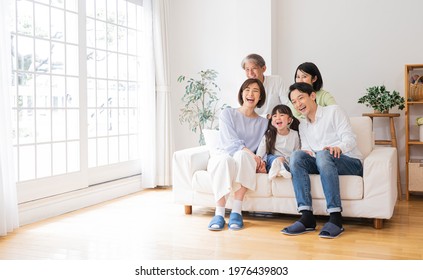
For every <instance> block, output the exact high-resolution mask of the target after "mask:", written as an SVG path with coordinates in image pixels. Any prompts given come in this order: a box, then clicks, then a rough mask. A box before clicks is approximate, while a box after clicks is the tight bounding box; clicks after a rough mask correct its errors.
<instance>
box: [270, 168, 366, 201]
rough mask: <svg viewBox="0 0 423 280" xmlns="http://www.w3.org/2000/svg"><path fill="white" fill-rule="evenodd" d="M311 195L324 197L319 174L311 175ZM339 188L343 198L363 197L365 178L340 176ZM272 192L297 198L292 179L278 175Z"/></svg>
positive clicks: (319, 197) (280, 195) (273, 183)
mask: <svg viewBox="0 0 423 280" xmlns="http://www.w3.org/2000/svg"><path fill="white" fill-rule="evenodd" d="M310 183H311V196H312V197H313V199H324V198H325V195H324V193H323V187H322V183H321V181H320V176H319V175H314V174H313V175H310ZM339 188H340V191H341V199H351V200H355V199H362V198H363V195H364V191H363V178H362V177H360V176H352V175H342V176H339ZM272 193H273V196H275V197H292V198H295V193H294V187H293V185H292V181H291V180H287V179H283V178H280V177H277V178H276V179H275V180H273V181H272Z"/></svg>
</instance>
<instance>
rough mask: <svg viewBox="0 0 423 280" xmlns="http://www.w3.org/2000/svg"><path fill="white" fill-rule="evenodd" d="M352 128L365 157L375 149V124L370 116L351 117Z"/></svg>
mask: <svg viewBox="0 0 423 280" xmlns="http://www.w3.org/2000/svg"><path fill="white" fill-rule="evenodd" d="M350 121H351V126H352V129H353V131H354V133H355V135H356V136H357V146H358V149H359V150H360V152H361V154H362V155H363V157H364V158H366V157H367V156H368V155H369V154H370V152H371V151H372V149H373V146H374V139H373V124H372V120H371V119H370V118H369V117H350Z"/></svg>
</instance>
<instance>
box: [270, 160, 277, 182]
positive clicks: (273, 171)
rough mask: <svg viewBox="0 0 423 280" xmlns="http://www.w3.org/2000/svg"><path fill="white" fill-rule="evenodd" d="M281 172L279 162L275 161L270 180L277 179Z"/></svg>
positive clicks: (271, 168)
mask: <svg viewBox="0 0 423 280" xmlns="http://www.w3.org/2000/svg"><path fill="white" fill-rule="evenodd" d="M279 170H280V164H279V160H278V159H275V160H274V161H273V162H272V166H271V167H270V169H269V180H273V179H275V177H276V176H278V173H279Z"/></svg>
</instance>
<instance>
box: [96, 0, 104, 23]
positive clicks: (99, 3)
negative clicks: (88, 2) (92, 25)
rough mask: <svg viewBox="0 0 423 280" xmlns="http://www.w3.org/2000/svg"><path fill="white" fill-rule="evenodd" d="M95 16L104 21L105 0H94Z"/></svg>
mask: <svg viewBox="0 0 423 280" xmlns="http://www.w3.org/2000/svg"><path fill="white" fill-rule="evenodd" d="M95 4H96V6H95V11H96V18H97V19H101V20H104V21H106V0H96V1H95Z"/></svg>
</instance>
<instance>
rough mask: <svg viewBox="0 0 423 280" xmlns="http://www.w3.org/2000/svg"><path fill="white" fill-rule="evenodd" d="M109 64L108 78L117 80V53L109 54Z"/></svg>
mask: <svg viewBox="0 0 423 280" xmlns="http://www.w3.org/2000/svg"><path fill="white" fill-rule="evenodd" d="M107 62H108V71H109V74H108V78H109V79H117V77H118V74H117V71H118V68H117V62H118V60H117V54H116V53H109V57H108V59H107Z"/></svg>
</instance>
